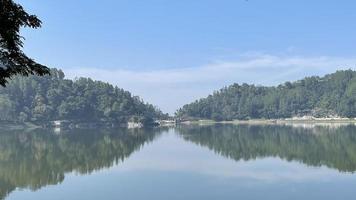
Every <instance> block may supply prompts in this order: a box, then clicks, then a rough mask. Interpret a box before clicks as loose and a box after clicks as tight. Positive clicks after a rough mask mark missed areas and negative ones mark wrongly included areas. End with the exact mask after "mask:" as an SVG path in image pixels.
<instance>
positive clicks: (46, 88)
mask: <svg viewBox="0 0 356 200" xmlns="http://www.w3.org/2000/svg"><path fill="white" fill-rule="evenodd" d="M163 117H166V115H164V114H163V113H162V112H161V111H160V110H158V109H157V108H155V107H154V106H152V105H150V104H147V103H144V102H143V101H142V100H141V99H140V98H139V97H137V96H132V95H131V94H130V92H128V91H124V90H123V89H120V88H118V87H114V86H112V85H110V84H108V83H104V82H101V81H93V80H92V79H90V78H79V79H76V80H74V81H72V80H67V79H64V73H63V72H62V71H60V70H56V69H53V70H51V76H48V75H46V76H43V77H38V76H30V77H22V76H16V77H14V78H13V79H12V80H11V81H10V82H9V83H8V85H7V86H6V87H5V88H0V120H2V121H15V122H26V121H31V122H45V121H50V120H59V119H66V120H77V121H78V120H80V121H85V122H93V121H95V122H98V121H105V122H112V123H123V122H127V121H128V120H131V119H134V120H136V121H142V122H144V123H150V122H152V120H153V119H157V118H163Z"/></svg>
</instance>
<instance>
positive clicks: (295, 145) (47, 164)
mask: <svg viewBox="0 0 356 200" xmlns="http://www.w3.org/2000/svg"><path fill="white" fill-rule="evenodd" d="M355 171H356V126H351V125H350V126H341V127H314V128H311V127H307V128H305V127H291V126H233V125H224V126H200V127H199V126H187V127H179V128H172V129H152V130H115V131H113V130H112V131H110V130H77V131H70V132H61V133H56V132H51V131H44V130H35V131H22V132H19V131H17V132H16V131H15V132H8V131H2V132H1V133H0V199H1V198H2V199H9V200H10V199H11V200H24V199H30V200H40V199H44V200H48V199H58V200H62V199H79V200H81V199H83V200H84V199H85V200H90V199H134V200H135V199H145V200H146V199H154V200H156V199H170V200H172V199H173V200H174V199H184V200H189V199H218V200H220V199H273V200H274V199H313V200H315V199H354V197H355V196H356V175H355V174H354V172H355Z"/></svg>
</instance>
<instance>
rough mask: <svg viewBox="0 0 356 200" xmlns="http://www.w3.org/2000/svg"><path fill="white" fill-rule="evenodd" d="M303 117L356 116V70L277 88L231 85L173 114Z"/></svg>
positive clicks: (208, 116) (308, 78) (243, 117)
mask: <svg viewBox="0 0 356 200" xmlns="http://www.w3.org/2000/svg"><path fill="white" fill-rule="evenodd" d="M304 115H312V116H315V117H326V116H342V117H356V71H353V70H346V71H337V72H335V73H333V74H329V75H326V76H324V77H318V76H313V77H307V78H304V79H302V80H299V81H296V82H292V83H291V82H286V83H284V84H281V85H278V86H276V87H264V86H255V85H248V84H242V85H239V84H233V85H231V86H229V87H224V88H223V89H221V90H219V91H217V92H214V94H213V95H209V96H208V97H206V98H203V99H200V100H197V101H195V102H193V103H190V104H187V105H185V106H183V107H182V108H181V109H179V110H178V111H177V113H176V116H177V117H180V118H200V119H214V120H233V119H257V118H266V119H276V118H288V117H293V116H304Z"/></svg>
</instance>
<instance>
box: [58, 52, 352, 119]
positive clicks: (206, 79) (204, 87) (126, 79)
mask: <svg viewBox="0 0 356 200" xmlns="http://www.w3.org/2000/svg"><path fill="white" fill-rule="evenodd" d="M355 66H356V57H354V58H344V57H327V56H319V57H305V56H286V55H270V54H260V53H245V54H243V55H241V56H240V57H239V58H237V59H235V60H228V61H226V60H220V61H215V62H213V63H210V64H208V65H204V66H200V67H191V68H177V69H163V70H162V69H161V70H122V69H101V68H69V69H64V71H65V73H66V75H67V77H69V78H75V77H82V76H83V77H91V78H93V79H95V80H102V81H106V82H109V83H112V84H114V85H117V86H119V87H121V88H124V89H126V90H129V91H131V92H132V93H133V94H135V95H139V96H141V97H142V98H143V99H144V100H145V101H148V102H150V103H152V104H155V105H157V106H158V107H160V108H161V109H162V110H163V111H165V112H169V113H174V111H175V110H176V109H177V108H179V107H180V106H182V105H184V104H186V103H189V102H191V101H193V100H195V99H198V98H201V97H205V96H207V95H208V94H211V93H212V92H213V91H214V90H217V89H219V88H221V87H223V86H226V85H229V84H232V83H235V82H237V83H243V82H246V83H253V84H263V85H276V84H279V83H282V82H285V81H289V80H298V79H301V78H303V77H305V76H311V75H324V74H327V73H332V72H334V71H336V70H341V69H356V67H355Z"/></svg>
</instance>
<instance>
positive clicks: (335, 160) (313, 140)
mask: <svg viewBox="0 0 356 200" xmlns="http://www.w3.org/2000/svg"><path fill="white" fill-rule="evenodd" d="M355 130H356V127H355V126H353V125H349V126H341V127H322V126H320V127H314V128H310V129H306V128H302V127H300V128H295V127H292V126H277V125H264V126H261V125H256V126H248V125H239V126H234V125H215V126H190V127H188V126H183V127H181V128H180V129H179V131H178V132H179V134H181V135H182V137H183V138H184V139H185V140H187V141H191V142H194V143H196V144H198V145H199V146H204V147H207V148H209V149H210V150H212V151H214V152H216V153H217V154H219V155H222V156H224V157H228V158H231V159H233V160H236V161H240V160H254V159H257V158H264V157H279V158H281V159H285V160H288V161H292V160H294V161H299V162H302V163H304V164H307V165H311V166H327V167H329V168H334V169H337V170H339V171H342V172H352V173H353V172H355V171H356V134H355Z"/></svg>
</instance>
